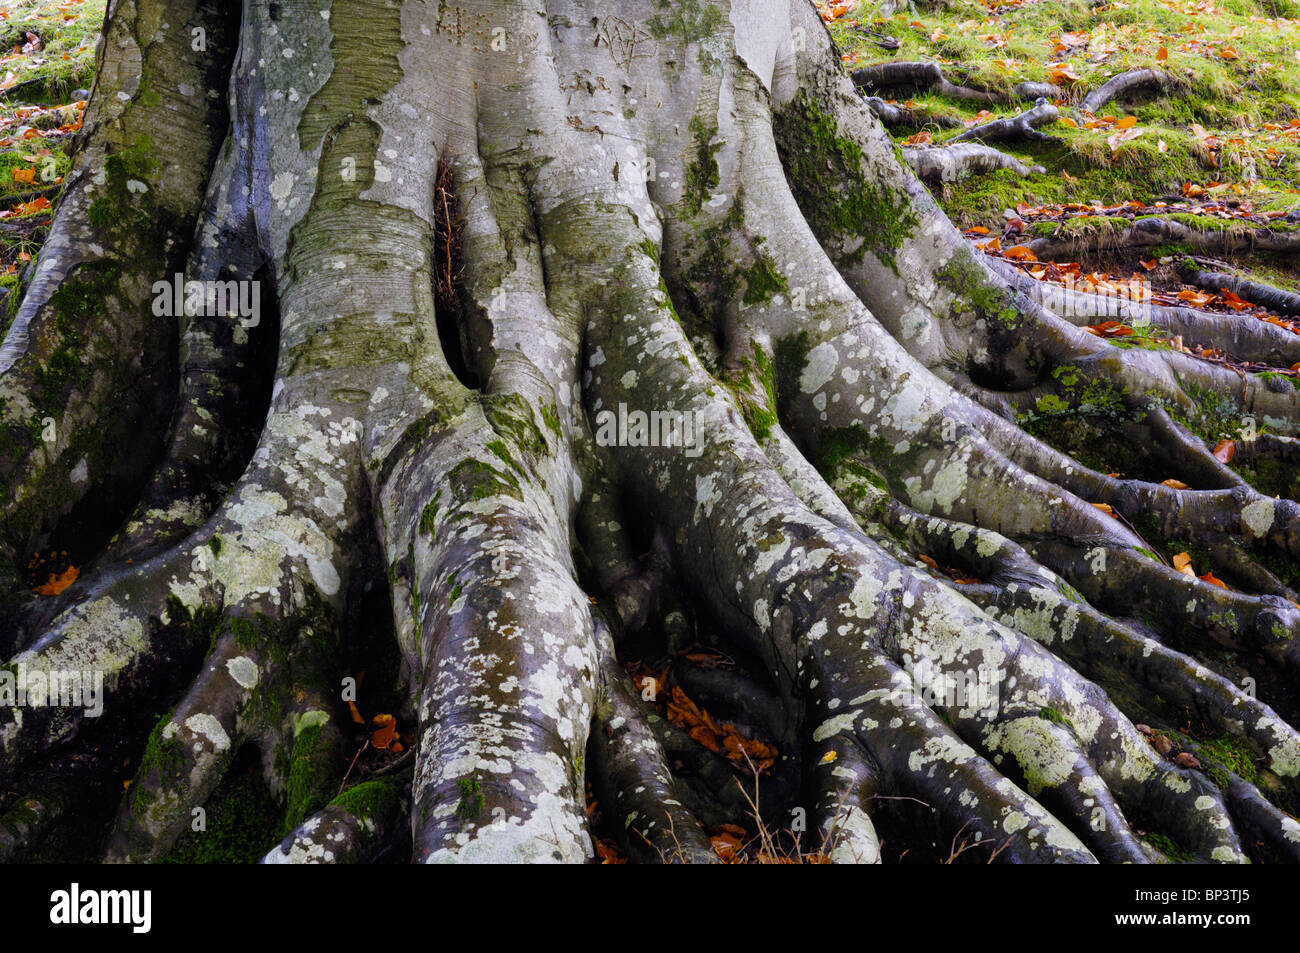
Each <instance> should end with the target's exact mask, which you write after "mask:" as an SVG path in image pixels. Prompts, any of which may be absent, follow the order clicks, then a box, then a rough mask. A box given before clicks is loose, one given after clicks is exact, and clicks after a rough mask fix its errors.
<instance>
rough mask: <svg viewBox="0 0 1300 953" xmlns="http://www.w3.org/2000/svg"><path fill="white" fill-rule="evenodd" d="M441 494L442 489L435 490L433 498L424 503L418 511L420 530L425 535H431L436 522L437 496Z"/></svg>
mask: <svg viewBox="0 0 1300 953" xmlns="http://www.w3.org/2000/svg"><path fill="white" fill-rule="evenodd" d="M441 496H442V490H437V491H436V492H435V493H434V494H433V499H432V500H430V501H429V502H428V503H426V504H424V509H423V510H421V511H420V532H421V533H424V534H425V535H426V536H432V535H433V531H434V528H435V527H436V526H437V524H438V498H439V497H441Z"/></svg>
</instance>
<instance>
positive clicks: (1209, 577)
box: [1196, 572, 1228, 589]
mask: <svg viewBox="0 0 1300 953" xmlns="http://www.w3.org/2000/svg"><path fill="white" fill-rule="evenodd" d="M1196 578H1197V579H1199V580H1201V582H1208V583H1209V584H1210V585H1211V586H1218V587H1219V588H1220V589H1227V588H1228V584H1227V583H1225V582H1224V581H1223V580H1222V579H1215V578H1214V573H1212V572H1207V573H1204V574H1203V575H1200V576H1197V577H1196Z"/></svg>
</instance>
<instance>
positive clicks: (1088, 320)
mask: <svg viewBox="0 0 1300 953" xmlns="http://www.w3.org/2000/svg"><path fill="white" fill-rule="evenodd" d="M987 263H988V266H989V267H990V268H991V269H992V270H993V271H994V272H995V273H997V274H998V275H999V276H1001V277H1002V278H1004V279H1006V280H1007V281H1008V282H1010V283H1011V285H1012V286H1013V287H1014V288H1015V289H1016V290H1017V291H1019V292H1021V293H1022V294H1024V295H1026V296H1028V297H1029V298H1030V299H1031V300H1032V301H1034V302H1036V303H1037V304H1039V305H1041V306H1042V307H1043V308H1046V309H1047V310H1048V311H1051V312H1052V313H1053V314H1056V315H1058V316H1060V317H1061V318H1063V319H1065V320H1066V321H1069V322H1070V323H1071V324H1074V325H1078V326H1080V327H1082V326H1086V325H1092V324H1100V323H1101V322H1103V321H1120V322H1122V323H1124V324H1129V325H1132V326H1134V327H1137V328H1142V327H1150V328H1156V329H1159V330H1161V331H1163V332H1165V333H1166V335H1167V336H1168V337H1170V338H1175V337H1178V338H1182V339H1183V341H1184V342H1185V343H1187V344H1199V345H1202V346H1205V347H1212V348H1218V349H1220V350H1222V351H1224V352H1225V353H1227V354H1230V355H1232V356H1233V357H1235V358H1236V359H1237V360H1241V361H1252V362H1255V361H1257V362H1261V363H1264V364H1268V365H1270V366H1272V367H1291V366H1292V365H1293V364H1296V363H1300V335H1297V334H1294V333H1292V332H1291V331H1288V330H1287V329H1286V328H1281V327H1278V326H1277V325H1275V324H1270V323H1269V322H1267V321H1261V320H1259V319H1258V318H1256V317H1254V316H1253V315H1241V314H1210V313H1208V312H1205V311H1197V310H1195V309H1193V308H1176V307H1168V306H1165V305H1157V304H1152V303H1151V301H1150V300H1149V297H1148V296H1147V295H1146V294H1144V293H1142V292H1138V293H1136V294H1132V295H1099V294H1091V293H1088V292H1083V291H1078V290H1076V289H1074V288H1068V287H1065V286H1064V285H1058V284H1055V283H1052V282H1046V281H1037V280H1035V279H1034V278H1031V277H1030V276H1029V275H1026V274H1025V273H1024V272H1022V271H1021V270H1020V269H1019V268H1017V267H1015V266H1014V265H1012V264H1011V263H1010V262H1006V261H1002V260H1000V259H996V258H990V259H988V261H987ZM1243 297H1244V294H1243ZM1260 303H1261V304H1263V303H1265V302H1262V301H1261V302H1260Z"/></svg>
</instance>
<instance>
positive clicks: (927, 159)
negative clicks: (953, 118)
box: [903, 143, 1043, 187]
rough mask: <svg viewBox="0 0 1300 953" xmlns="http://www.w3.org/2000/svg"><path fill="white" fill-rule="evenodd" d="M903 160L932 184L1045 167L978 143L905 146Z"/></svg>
mask: <svg viewBox="0 0 1300 953" xmlns="http://www.w3.org/2000/svg"><path fill="white" fill-rule="evenodd" d="M903 159H904V161H906V162H907V164H908V165H910V166H911V167H912V170H913V171H914V172H915V173H916V175H917V177H918V178H919V179H921V181H922V182H925V183H926V184H927V185H930V186H932V187H934V186H940V185H942V184H943V183H945V182H958V181H960V180H962V179H964V178H966V177H968V176H971V175H980V174H983V173H986V172H996V171H997V170H998V169H1010V170H1011V171H1012V172H1014V173H1016V175H1030V174H1031V173H1034V172H1042V171H1043V168H1042V166H1032V167H1031V166H1027V165H1025V164H1024V163H1023V162H1021V161H1020V160H1019V159H1017V158H1015V156H1009V155H1007V154H1006V153H1005V152H999V151H998V150H997V149H993V148H991V147H989V146H982V145H979V144H977V143H962V144H960V145H955V146H933V147H930V148H924V149H904V150H903Z"/></svg>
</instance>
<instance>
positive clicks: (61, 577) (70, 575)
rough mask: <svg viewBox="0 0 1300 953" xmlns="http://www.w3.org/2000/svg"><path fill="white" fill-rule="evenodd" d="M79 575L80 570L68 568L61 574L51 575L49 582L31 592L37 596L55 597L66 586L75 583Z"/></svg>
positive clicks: (72, 567) (73, 567)
mask: <svg viewBox="0 0 1300 953" xmlns="http://www.w3.org/2000/svg"><path fill="white" fill-rule="evenodd" d="M80 575H81V570H80V569H78V568H77V567H76V566H69V567H68V568H67V569H65V570H63V572H61V573H51V574H50V579H49V582H46V583H44V584H42V585H39V586H37V587H35V588H34V589H33V590H32V591H33V592H34V593H36V594H37V595H38V596H57V595H58V594H59V593H61V592H62V591H63V590H64V589H67V588H68V586H70V585H72V584H73V583H74V582H76V581H77V577H78V576H80Z"/></svg>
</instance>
